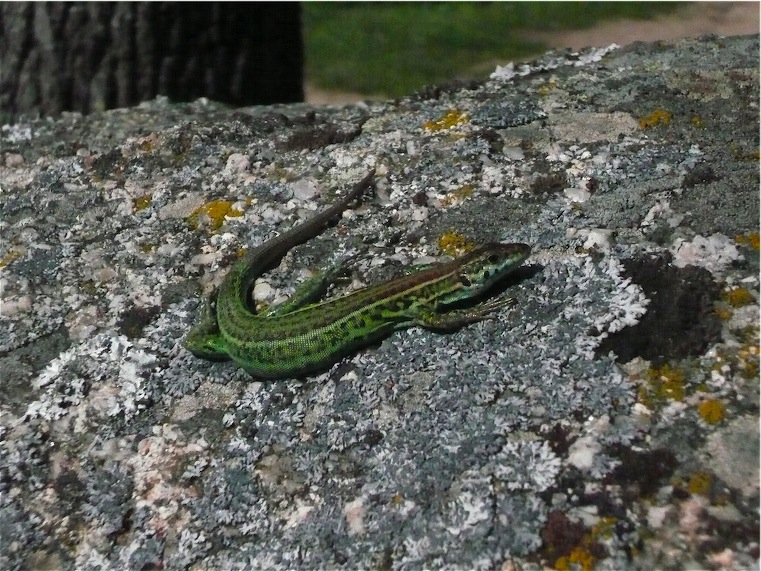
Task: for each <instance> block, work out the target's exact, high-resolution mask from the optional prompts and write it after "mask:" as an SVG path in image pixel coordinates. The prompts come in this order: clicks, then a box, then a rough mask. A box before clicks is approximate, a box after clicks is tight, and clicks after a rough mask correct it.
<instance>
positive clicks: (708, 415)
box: [698, 399, 727, 424]
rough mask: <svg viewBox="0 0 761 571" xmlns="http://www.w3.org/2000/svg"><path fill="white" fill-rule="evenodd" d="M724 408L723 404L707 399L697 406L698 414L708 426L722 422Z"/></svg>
mask: <svg viewBox="0 0 761 571" xmlns="http://www.w3.org/2000/svg"><path fill="white" fill-rule="evenodd" d="M726 408H727V407H726V406H725V405H724V403H723V402H721V401H719V400H716V399H708V400H705V401H703V402H701V403H700V404H699V405H698V413H699V414H700V418H702V419H703V420H705V421H706V422H707V423H708V424H717V423H719V422H721V421H722V420H724V415H725V411H726Z"/></svg>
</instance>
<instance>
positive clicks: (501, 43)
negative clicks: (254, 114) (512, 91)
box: [302, 2, 684, 97]
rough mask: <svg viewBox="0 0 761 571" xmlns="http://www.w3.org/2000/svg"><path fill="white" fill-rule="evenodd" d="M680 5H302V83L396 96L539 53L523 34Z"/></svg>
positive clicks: (481, 73)
mask: <svg viewBox="0 0 761 571" xmlns="http://www.w3.org/2000/svg"><path fill="white" fill-rule="evenodd" d="M680 6H684V4H683V3H680V2H335V3H333V2H305V3H303V4H302V8H303V24H304V39H305V43H306V56H307V58H306V60H307V61H306V68H307V69H306V80H307V82H309V83H310V84H312V85H314V86H317V87H319V88H321V89H328V90H338V91H353V92H357V93H362V94H366V95H375V96H384V97H396V96H401V95H406V94H409V93H412V92H414V91H416V90H418V89H420V88H421V87H423V86H424V85H430V84H433V83H441V82H442V81H447V80H451V79H455V78H460V79H464V78H484V77H487V76H488V74H489V73H490V72H491V71H493V70H494V68H495V67H496V64H497V63H500V64H505V63H507V62H508V61H516V60H517V61H520V60H522V59H525V58H529V57H532V56H536V55H538V54H541V53H542V52H544V51H545V50H546V49H547V47H546V46H544V45H543V44H541V43H539V42H532V41H527V40H524V39H522V37H521V36H522V34H523V33H524V32H527V31H534V30H536V31H553V30H570V29H583V28H588V27H591V26H593V25H595V24H596V23H599V22H600V21H603V20H614V19H620V18H629V19H648V18H653V17H655V16H657V15H659V14H662V13H666V12H672V11H674V10H676V9H677V8H679V7H680Z"/></svg>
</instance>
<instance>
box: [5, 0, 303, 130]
mask: <svg viewBox="0 0 761 571" xmlns="http://www.w3.org/2000/svg"><path fill="white" fill-rule="evenodd" d="M300 14H301V8H300V5H299V4H298V3H277V4H275V3H193V4H190V3H188V4H185V3H171V2H157V3H150V2H146V3H142V2H137V3H126V2H124V3H122V2H119V3H106V2H103V3H101V2H95V3H89V2H73V3H61V2H49V3H37V2H18V3H17V2H3V3H2V4H0V34H1V36H0V111H1V112H2V119H3V120H4V121H7V120H9V119H12V118H13V117H15V116H17V115H19V114H22V113H24V114H27V115H30V114H31V115H36V114H39V115H57V114H58V113H60V112H61V111H80V112H82V113H88V112H90V111H95V110H103V109H111V108H114V107H126V106H131V105H135V104H137V103H139V102H140V101H145V100H149V99H153V98H154V97H156V96H157V95H166V96H168V97H169V99H170V100H171V101H189V100H193V99H196V98H198V97H207V98H209V99H212V100H215V101H221V102H223V103H228V104H231V105H235V106H240V105H254V104H268V103H277V102H282V103H287V102H294V101H301V100H303V88H302V71H303V69H302V68H303V43H302V39H301V19H300Z"/></svg>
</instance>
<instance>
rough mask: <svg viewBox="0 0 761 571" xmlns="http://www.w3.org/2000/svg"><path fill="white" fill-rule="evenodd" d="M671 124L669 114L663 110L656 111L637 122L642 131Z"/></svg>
mask: <svg viewBox="0 0 761 571" xmlns="http://www.w3.org/2000/svg"><path fill="white" fill-rule="evenodd" d="M669 123H671V113H669V112H668V111H666V110H664V109H656V110H655V111H653V112H652V113H651V114H650V115H648V116H647V117H642V118H641V119H640V120H639V126H640V127H641V128H642V129H647V128H650V127H655V126H656V125H668V124H669Z"/></svg>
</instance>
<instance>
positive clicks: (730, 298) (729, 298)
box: [723, 287, 756, 308]
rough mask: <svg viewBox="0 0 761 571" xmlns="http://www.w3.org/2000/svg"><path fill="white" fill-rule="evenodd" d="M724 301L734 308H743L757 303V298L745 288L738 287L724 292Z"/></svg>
mask: <svg viewBox="0 0 761 571" xmlns="http://www.w3.org/2000/svg"><path fill="white" fill-rule="evenodd" d="M723 297H724V301H726V302H727V303H728V304H729V305H731V306H732V307H735V308H737V307H743V306H744V305H750V304H751V303H755V302H756V298H755V297H753V294H752V293H751V292H750V290H748V289H747V288H744V287H737V288H734V289H730V290H728V291H725V292H724V295H723Z"/></svg>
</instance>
